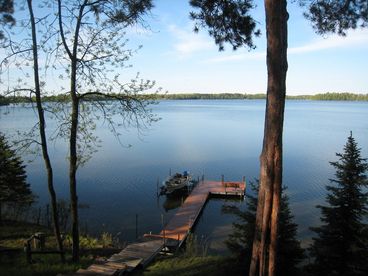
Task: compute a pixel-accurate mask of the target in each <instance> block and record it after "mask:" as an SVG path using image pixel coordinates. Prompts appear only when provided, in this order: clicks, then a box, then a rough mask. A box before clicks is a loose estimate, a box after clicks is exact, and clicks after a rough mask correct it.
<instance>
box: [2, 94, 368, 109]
mask: <svg viewBox="0 0 368 276" xmlns="http://www.w3.org/2000/svg"><path fill="white" fill-rule="evenodd" d="M140 97H142V99H147V100H264V99H266V94H262V93H259V94H246V93H244V94H242V93H218V94H215V93H203V94H202V93H178V94H144V95H140ZM286 99H287V100H312V101H368V94H354V93H335V92H330V93H321V94H315V95H298V96H290V95H287V96H286ZM43 100H44V101H45V102H68V101H69V97H68V96H66V95H54V96H45V97H43ZM87 100H90V101H93V100H98V99H96V98H88V99H87ZM29 102H35V99H32V98H31V99H30V98H28V97H24V96H7V97H3V96H0V106H1V105H8V104H11V103H29Z"/></svg>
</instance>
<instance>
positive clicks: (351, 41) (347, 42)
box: [207, 29, 368, 63]
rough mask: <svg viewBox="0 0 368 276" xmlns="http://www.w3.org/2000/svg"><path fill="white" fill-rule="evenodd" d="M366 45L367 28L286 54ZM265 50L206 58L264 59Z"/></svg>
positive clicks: (224, 60)
mask: <svg viewBox="0 0 368 276" xmlns="http://www.w3.org/2000/svg"><path fill="white" fill-rule="evenodd" d="M367 45H368V30H362V29H360V30H354V31H350V32H349V33H348V34H347V36H346V37H341V36H337V35H333V36H330V37H328V38H318V39H317V40H315V41H312V42H309V43H307V44H305V45H303V46H297V47H289V49H288V54H303V53H310V52H317V51H323V50H328V49H334V48H351V47H359V46H365V47H366V46H367ZM265 58H266V52H265V51H263V52H243V53H236V54H230V55H224V56H219V57H214V58H211V59H208V60H207V62H209V63H212V62H229V61H242V60H264V59H265Z"/></svg>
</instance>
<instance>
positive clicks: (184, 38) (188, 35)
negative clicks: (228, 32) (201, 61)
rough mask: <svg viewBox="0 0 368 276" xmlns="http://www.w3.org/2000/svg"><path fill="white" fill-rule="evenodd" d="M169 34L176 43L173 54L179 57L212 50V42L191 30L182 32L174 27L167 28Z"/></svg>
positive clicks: (182, 30)
mask: <svg viewBox="0 0 368 276" xmlns="http://www.w3.org/2000/svg"><path fill="white" fill-rule="evenodd" d="M169 31H170V33H171V34H172V35H173V36H174V38H175V39H176V40H177V42H176V43H175V44H174V49H175V54H176V55H177V56H178V57H180V58H184V57H188V56H191V55H192V54H193V53H195V52H201V51H205V50H210V49H214V45H213V42H212V41H211V40H210V39H208V38H206V37H204V36H203V35H201V34H196V33H194V32H193V31H192V30H191V31H188V30H184V29H180V28H178V27H177V26H176V25H170V26H169Z"/></svg>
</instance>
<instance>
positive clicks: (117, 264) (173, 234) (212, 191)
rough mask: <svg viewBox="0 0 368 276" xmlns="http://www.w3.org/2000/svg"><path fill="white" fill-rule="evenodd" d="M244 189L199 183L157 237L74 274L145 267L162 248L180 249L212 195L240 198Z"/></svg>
mask: <svg viewBox="0 0 368 276" xmlns="http://www.w3.org/2000/svg"><path fill="white" fill-rule="evenodd" d="M245 189H246V184H245V181H243V182H224V181H208V180H203V181H201V182H199V183H198V184H197V185H196V186H195V187H194V189H193V190H192V192H191V193H190V195H189V196H188V197H187V198H186V200H185V201H184V203H183V205H182V206H181V207H180V208H179V210H178V211H177V212H176V214H175V215H174V216H173V217H172V218H171V220H170V221H169V222H168V223H167V225H166V226H165V227H164V229H163V230H162V231H161V232H160V234H158V235H152V234H145V235H144V238H145V239H147V241H145V242H138V243H133V244H130V245H128V246H127V247H126V248H124V249H123V250H122V251H121V252H120V253H118V254H114V255H113V256H111V258H109V259H108V260H107V261H106V262H103V263H100V264H93V265H91V266H90V267H88V268H87V269H80V270H78V271H77V273H76V274H74V275H119V274H120V273H122V272H123V271H127V272H129V271H132V270H134V269H135V268H136V267H137V266H138V265H139V266H141V267H145V266H146V265H148V263H149V262H150V261H151V260H153V259H154V257H155V256H156V255H157V254H158V253H159V252H160V251H161V250H162V249H163V248H164V247H165V246H167V245H171V246H172V245H174V246H175V247H180V246H181V244H182V243H183V242H184V241H185V239H186V238H187V236H188V234H189V233H190V231H191V229H192V227H193V226H194V224H195V223H196V221H197V219H198V218H199V216H200V214H201V212H202V210H203V208H204V206H205V205H206V202H207V200H208V198H209V197H210V196H211V195H216V196H241V197H242V196H244V194H245Z"/></svg>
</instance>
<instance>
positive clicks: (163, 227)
mask: <svg viewBox="0 0 368 276" xmlns="http://www.w3.org/2000/svg"><path fill="white" fill-rule="evenodd" d="M161 224H162V233H163V236H162V238H163V245H164V246H165V226H164V214H161Z"/></svg>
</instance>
